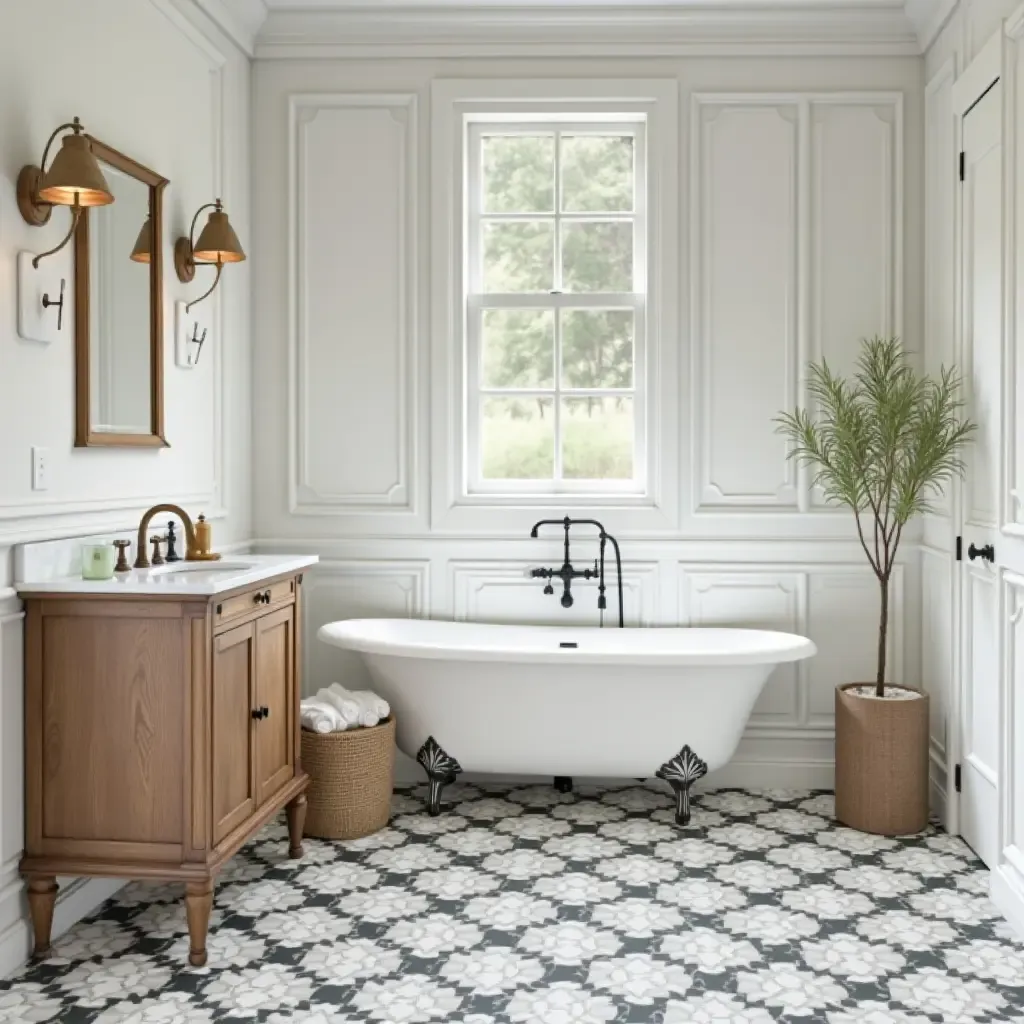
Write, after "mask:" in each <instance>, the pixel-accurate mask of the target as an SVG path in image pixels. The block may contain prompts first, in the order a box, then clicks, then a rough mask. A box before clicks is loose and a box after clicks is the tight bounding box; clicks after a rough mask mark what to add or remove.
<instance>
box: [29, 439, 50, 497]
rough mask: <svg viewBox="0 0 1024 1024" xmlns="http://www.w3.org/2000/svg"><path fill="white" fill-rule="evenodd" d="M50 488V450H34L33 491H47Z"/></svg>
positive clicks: (35, 448)
mask: <svg viewBox="0 0 1024 1024" xmlns="http://www.w3.org/2000/svg"><path fill="white" fill-rule="evenodd" d="M49 486H50V449H49V448H37V447H34V448H33V449H32V490H33V491H45V490H46V489H47V487H49Z"/></svg>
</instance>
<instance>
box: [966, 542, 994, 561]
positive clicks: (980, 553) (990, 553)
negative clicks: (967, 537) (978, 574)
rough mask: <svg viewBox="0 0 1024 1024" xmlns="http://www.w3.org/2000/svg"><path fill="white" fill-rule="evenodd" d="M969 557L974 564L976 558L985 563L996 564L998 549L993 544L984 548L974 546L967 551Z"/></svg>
mask: <svg viewBox="0 0 1024 1024" xmlns="http://www.w3.org/2000/svg"><path fill="white" fill-rule="evenodd" d="M967 557H968V558H969V559H970V560H971V561H972V562H973V561H974V560H975V559H976V558H981V559H982V561H985V562H994V561H995V560H996V549H995V547H994V546H993V545H991V544H985V545H983V546H982V547H980V548H979V547H976V546H975V545H974V544H972V545H971V546H970V547H969V548H968V549H967Z"/></svg>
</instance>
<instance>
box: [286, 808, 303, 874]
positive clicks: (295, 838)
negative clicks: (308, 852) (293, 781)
mask: <svg viewBox="0 0 1024 1024" xmlns="http://www.w3.org/2000/svg"><path fill="white" fill-rule="evenodd" d="M284 811H285V814H287V815H288V856H289V857H291V859H292V860H298V859H299V857H301V856H302V827H303V825H305V824H306V794H305V793H300V794H299V795H298V796H297V797H296V798H295V799H294V800H292V802H291V803H289V804H288V805H286V807H285V809H284Z"/></svg>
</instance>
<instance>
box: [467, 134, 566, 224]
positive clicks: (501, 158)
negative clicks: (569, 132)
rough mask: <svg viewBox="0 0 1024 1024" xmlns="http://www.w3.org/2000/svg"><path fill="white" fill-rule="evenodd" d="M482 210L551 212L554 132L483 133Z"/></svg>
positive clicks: (553, 201) (553, 187)
mask: <svg viewBox="0 0 1024 1024" xmlns="http://www.w3.org/2000/svg"><path fill="white" fill-rule="evenodd" d="M481 145H482V147H483V165H484V166H483V172H484V173H483V189H484V194H483V209H484V213H551V212H552V211H553V210H554V208H555V139H554V136H553V135H486V136H484V138H483V140H482V142H481Z"/></svg>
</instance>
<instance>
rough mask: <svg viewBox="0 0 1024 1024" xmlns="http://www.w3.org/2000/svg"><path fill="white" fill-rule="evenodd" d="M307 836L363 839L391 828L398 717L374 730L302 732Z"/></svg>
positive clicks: (386, 720) (304, 730)
mask: <svg viewBox="0 0 1024 1024" xmlns="http://www.w3.org/2000/svg"><path fill="white" fill-rule="evenodd" d="M302 767H303V769H305V771H306V773H307V774H308V775H309V779H310V782H309V789H308V790H307V791H306V800H307V808H306V824H305V828H304V829H303V831H304V833H305V834H306V835H307V836H313V837H315V838H317V839H359V838H360V837H361V836H368V835H370V834H371V833H372V832H379V831H380V830H381V829H382V828H384V826H385V825H387V823H388V817H389V815H390V812H391V790H392V788H393V786H394V781H395V716H394V715H391V717H390V718H387V719H385V720H384V721H383V722H381V723H380V725H375V726H373V728H371V729H350V730H348V731H346V732H328V733H322V734H321V733H316V732H310V731H308V730H306V729H303V730H302Z"/></svg>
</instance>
